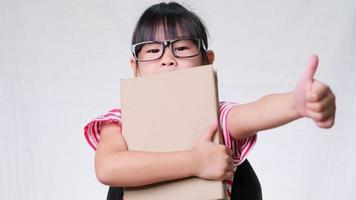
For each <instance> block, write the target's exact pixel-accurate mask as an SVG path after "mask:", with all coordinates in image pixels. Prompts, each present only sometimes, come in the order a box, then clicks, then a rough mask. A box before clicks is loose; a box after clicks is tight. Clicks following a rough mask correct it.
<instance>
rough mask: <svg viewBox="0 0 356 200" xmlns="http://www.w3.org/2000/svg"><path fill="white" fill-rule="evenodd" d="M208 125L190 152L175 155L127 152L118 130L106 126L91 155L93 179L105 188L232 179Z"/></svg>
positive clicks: (227, 155)
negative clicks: (198, 178) (93, 157)
mask: <svg viewBox="0 0 356 200" xmlns="http://www.w3.org/2000/svg"><path fill="white" fill-rule="evenodd" d="M216 128H217V125H216V124H215V125H212V126H211V127H209V128H208V129H207V130H206V132H205V133H204V134H203V135H202V136H201V138H200V139H199V140H198V141H197V143H196V145H195V147H194V148H193V149H191V150H186V151H178V152H136V151H128V149H127V145H126V142H125V139H124V137H123V135H122V134H121V129H120V127H119V126H118V125H115V124H109V125H105V126H103V127H102V128H101V137H100V143H99V145H98V148H97V150H96V154H95V170H96V175H97V178H98V180H99V181H100V182H102V183H103V184H105V185H110V186H118V187H135V186H142V185H147V184H152V183H157V182H162V181H168V180H175V179H181V178H186V177H191V176H198V177H200V178H204V179H213V180H224V179H229V178H231V177H232V176H233V172H232V171H233V168H232V160H231V154H232V152H231V150H230V149H228V148H226V147H225V146H224V145H220V144H215V143H213V142H212V138H213V135H214V134H215V132H216Z"/></svg>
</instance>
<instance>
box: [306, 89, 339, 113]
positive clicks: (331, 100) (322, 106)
mask: <svg viewBox="0 0 356 200" xmlns="http://www.w3.org/2000/svg"><path fill="white" fill-rule="evenodd" d="M330 106H335V96H334V94H332V93H328V94H327V96H326V97H324V98H323V99H321V100H320V101H318V102H312V103H310V102H308V103H307V108H308V109H311V110H312V111H315V112H322V111H324V110H326V109H327V108H329V107H330Z"/></svg>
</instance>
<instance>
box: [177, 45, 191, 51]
mask: <svg viewBox="0 0 356 200" xmlns="http://www.w3.org/2000/svg"><path fill="white" fill-rule="evenodd" d="M187 49H189V48H188V47H184V46H183V47H176V48H174V51H184V50H187Z"/></svg>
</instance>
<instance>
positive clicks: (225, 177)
mask: <svg viewBox="0 0 356 200" xmlns="http://www.w3.org/2000/svg"><path fill="white" fill-rule="evenodd" d="M233 176H234V173H233V172H231V171H228V172H226V173H225V175H224V180H231V179H232V177H233Z"/></svg>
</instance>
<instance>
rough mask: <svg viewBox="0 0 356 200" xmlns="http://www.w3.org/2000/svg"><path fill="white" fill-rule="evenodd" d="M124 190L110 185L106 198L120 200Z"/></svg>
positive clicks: (107, 199)
mask: <svg viewBox="0 0 356 200" xmlns="http://www.w3.org/2000/svg"><path fill="white" fill-rule="evenodd" d="M123 196H124V190H123V189H122V188H121V187H110V188H109V191H108V196H107V197H106V200H122V197H123Z"/></svg>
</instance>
